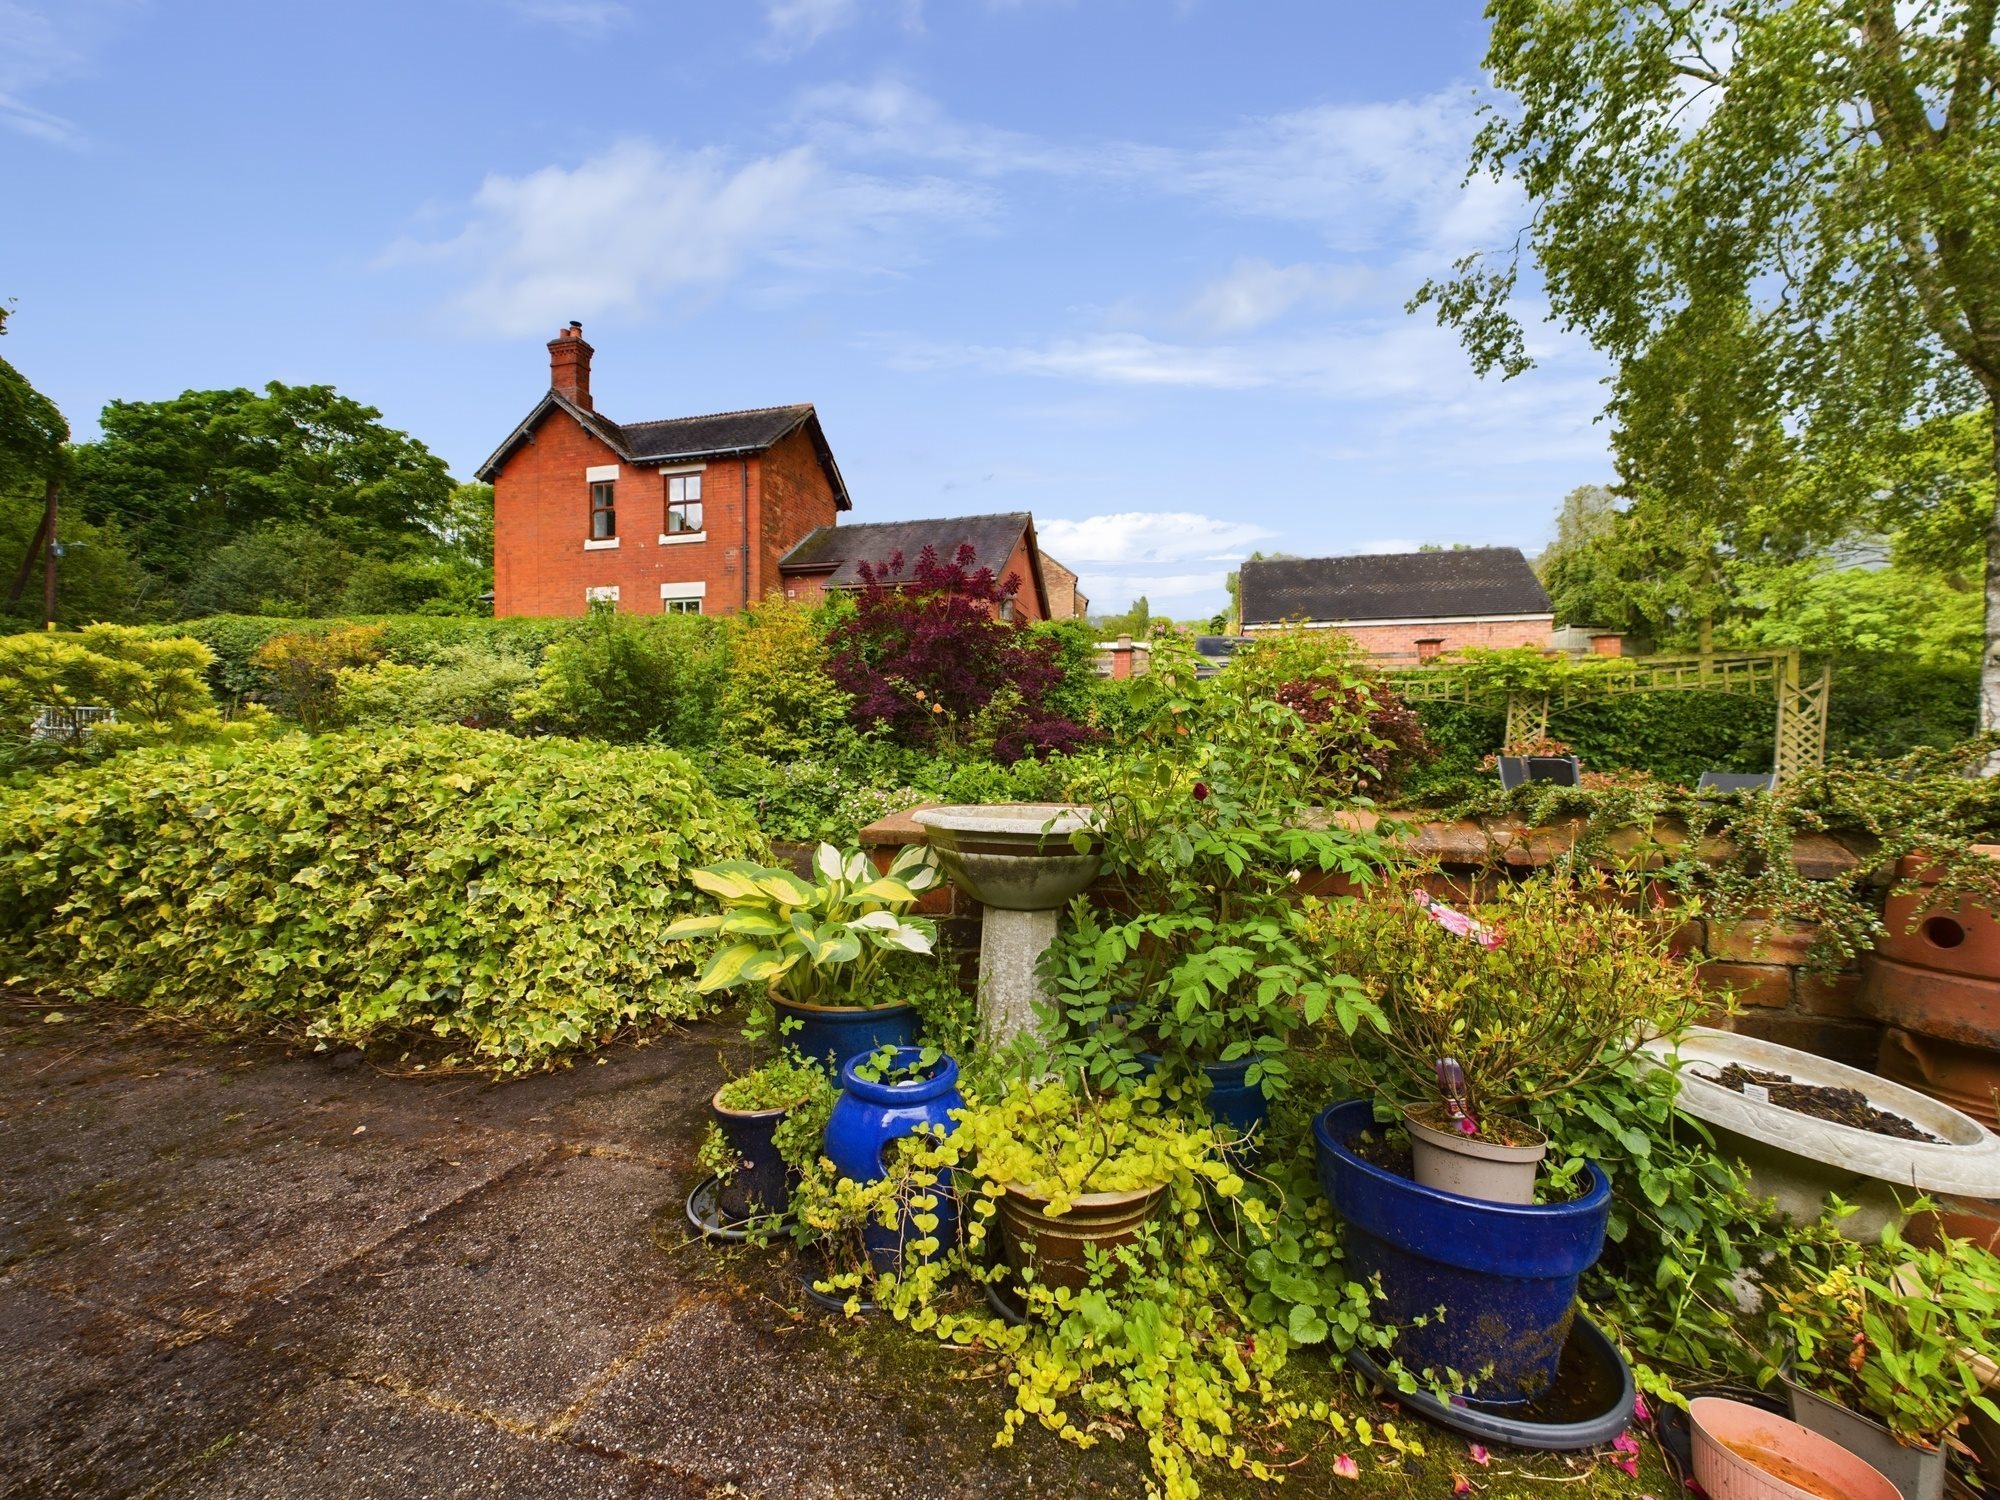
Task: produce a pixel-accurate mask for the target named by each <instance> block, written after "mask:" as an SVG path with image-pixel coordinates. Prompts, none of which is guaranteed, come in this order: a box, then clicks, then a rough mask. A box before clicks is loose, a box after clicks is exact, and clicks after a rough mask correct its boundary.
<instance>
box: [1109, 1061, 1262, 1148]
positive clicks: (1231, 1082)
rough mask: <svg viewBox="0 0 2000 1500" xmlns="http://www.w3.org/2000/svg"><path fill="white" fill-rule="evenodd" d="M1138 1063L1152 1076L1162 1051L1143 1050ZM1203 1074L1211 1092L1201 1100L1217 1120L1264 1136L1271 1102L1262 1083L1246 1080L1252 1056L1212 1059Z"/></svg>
mask: <svg viewBox="0 0 2000 1500" xmlns="http://www.w3.org/2000/svg"><path fill="white" fill-rule="evenodd" d="M1139 1065H1140V1067H1142V1068H1143V1069H1144V1070H1145V1076H1146V1077H1148V1078H1151V1077H1152V1076H1153V1072H1154V1070H1155V1069H1157V1068H1158V1067H1159V1066H1160V1054H1159V1053H1157V1052H1141V1053H1140V1054H1139ZM1201 1071H1202V1075H1203V1076H1204V1077H1206V1078H1207V1079H1208V1095H1207V1097H1206V1098H1204V1099H1203V1100H1202V1103H1203V1104H1205V1105H1207V1106H1208V1112H1209V1113H1210V1114H1211V1115H1213V1116H1214V1117H1215V1120H1216V1123H1217V1124H1220V1125H1224V1126H1227V1127H1228V1128H1229V1129H1230V1130H1233V1131H1235V1132H1236V1133H1237V1134H1238V1135H1249V1134H1250V1133H1251V1132H1252V1131H1255V1132H1257V1134H1258V1135H1259V1137H1261V1136H1262V1135H1263V1132H1264V1123H1265V1121H1267V1120H1268V1119H1269V1118H1270V1116H1271V1104H1270V1101H1269V1100H1268V1099H1266V1098H1265V1097H1264V1086H1263V1085H1262V1084H1250V1083H1245V1082H1244V1081H1243V1079H1244V1075H1245V1074H1247V1073H1248V1072H1249V1071H1250V1059H1249V1058H1247V1057H1245V1058H1240V1059H1238V1060H1237V1061H1236V1062H1212V1063H1203V1064H1202V1065H1201Z"/></svg>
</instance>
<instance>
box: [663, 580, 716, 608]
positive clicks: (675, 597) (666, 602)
mask: <svg viewBox="0 0 2000 1500" xmlns="http://www.w3.org/2000/svg"><path fill="white" fill-rule="evenodd" d="M707 597H708V585H707V584H706V583H663V584H661V585H660V613H661V614H663V615H698V614H700V613H701V606H702V601H703V600H704V599H706V598H707Z"/></svg>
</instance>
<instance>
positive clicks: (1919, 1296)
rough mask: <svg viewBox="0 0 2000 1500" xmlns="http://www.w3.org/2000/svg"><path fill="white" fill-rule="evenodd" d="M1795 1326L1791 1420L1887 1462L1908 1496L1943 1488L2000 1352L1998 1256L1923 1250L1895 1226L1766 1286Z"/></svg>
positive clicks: (1783, 1319)
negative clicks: (1874, 1240) (1952, 1453)
mask: <svg viewBox="0 0 2000 1500" xmlns="http://www.w3.org/2000/svg"><path fill="white" fill-rule="evenodd" d="M1768 1295H1769V1297H1770V1299H1771V1305H1772V1306H1773V1308H1774V1312H1773V1316H1772V1323H1773V1327H1774V1329H1775V1330H1777V1331H1779V1332H1780V1333H1782V1334H1785V1335H1788V1336H1789V1340H1790V1345H1791V1349H1790V1354H1791V1358H1790V1365H1789V1368H1788V1369H1786V1370H1783V1371H1782V1372H1780V1373H1781V1378H1782V1379H1783V1381H1784V1384H1785V1388H1786V1394H1787V1397H1788V1398H1789V1400H1790V1402H1791V1410H1792V1419H1793V1420H1794V1421H1796V1422H1798V1423H1800V1424H1801V1425H1803V1426H1805V1427H1809V1428H1811V1429H1812V1430H1813V1431H1814V1432H1818V1433H1821V1434H1823V1435H1824V1436H1826V1437H1829V1438H1832V1439H1833V1440H1834V1441H1835V1442H1837V1443H1839V1444H1840V1445H1841V1446H1842V1447H1843V1448H1846V1449H1848V1450H1849V1451H1850V1452H1852V1453H1854V1454H1856V1455H1857V1456H1859V1457H1861V1458H1864V1459H1866V1460H1867V1461H1868V1463H1869V1464H1870V1465H1872V1466H1873V1467H1875V1468H1877V1469H1879V1470H1881V1471H1882V1473H1884V1474H1886V1475H1887V1476H1888V1477H1889V1479H1890V1480H1891V1481H1892V1482H1893V1483H1894V1484H1895V1486H1896V1488H1897V1489H1898V1490H1900V1491H1901V1492H1902V1495H1903V1500H1938V1497H1939V1496H1941V1495H1942V1494H1943V1493H1944V1479H1945V1467H1946V1445H1947V1443H1948V1442H1949V1440H1950V1439H1952V1438H1953V1437H1954V1436H1955V1435H1956V1433H1957V1432H1958V1430H1959V1428H1960V1427H1961V1426H1962V1425H1964V1424H1965V1423H1966V1422H1967V1420H1968V1419H1969V1418H1971V1417H1973V1416H1974V1415H1979V1416H1983V1417H1985V1418H1986V1419H1988V1420H1992V1421H2000V1405H1996V1404H1995V1399H1994V1397H1993V1396H1992V1395H1991V1394H1989V1392H1988V1389H1987V1388H1988V1386H1989V1384H1990V1372H1991V1370H1992V1368H1993V1365H1992V1361H1993V1359H1994V1358H1995V1356H1996V1354H2000V1257H1996V1256H1994V1255H1993V1254H1992V1253H1991V1252H1989V1251H1986V1250H1984V1249H1982V1248H1980V1247H1979V1246H1977V1245H1973V1244H1969V1243H1967V1242H1965V1241H1954V1240H1949V1239H1947V1240H1944V1241H1942V1242H1941V1243H1940V1244H1938V1245H1936V1246H1932V1247H1928V1248H1918V1247H1916V1246H1913V1245H1911V1244H1909V1243H1907V1242H1906V1241H1904V1240H1903V1238H1902V1236H1901V1235H1900V1234H1898V1233H1897V1231H1896V1228H1895V1226H1894V1225H1893V1224H1892V1225H1890V1226H1889V1227H1887V1228H1886V1229H1884V1231H1883V1233H1882V1239H1881V1243H1880V1244H1879V1245H1869V1246H1863V1245H1859V1244H1852V1245H1851V1248H1850V1249H1849V1250H1848V1251H1847V1254H1846V1258H1845V1259H1844V1260H1842V1261H1840V1262H1837V1263H1836V1264H1834V1265H1833V1266H1832V1267H1830V1268H1829V1269H1827V1270H1826V1271H1825V1272H1824V1273H1816V1274H1815V1275H1814V1276H1813V1277H1812V1278H1811V1279H1809V1280H1805V1281H1802V1282H1797V1283H1794V1284H1792V1285H1789V1286H1781V1287H1777V1288H1773V1289H1772V1290H1771V1291H1770V1292H1769V1293H1768Z"/></svg>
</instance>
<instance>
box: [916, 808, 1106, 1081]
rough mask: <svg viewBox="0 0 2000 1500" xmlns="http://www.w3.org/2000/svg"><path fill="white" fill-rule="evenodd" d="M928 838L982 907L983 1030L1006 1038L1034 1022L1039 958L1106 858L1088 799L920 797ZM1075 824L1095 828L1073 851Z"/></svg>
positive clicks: (920, 818)
mask: <svg viewBox="0 0 2000 1500" xmlns="http://www.w3.org/2000/svg"><path fill="white" fill-rule="evenodd" d="M911 817H912V819H913V820H914V821H915V822H916V824H917V826H919V827H920V828H922V829H923V830H924V833H925V834H926V836H927V837H928V838H929V839H930V845H931V848H932V849H934V850H936V851H937V856H938V861H939V863H941V864H942V865H943V866H944V869H945V873H946V874H947V875H949V876H950V877H951V878H952V881H953V883H954V884H956V885H957V886H958V887H959V888H960V889H961V890H963V891H964V892H965V893H966V894H967V895H968V896H971V897H972V898H973V899H974V900H975V901H977V902H979V903H980V904H981V905H982V906H984V907H985V908H986V913H985V920H984V922H982V923H981V926H980V938H979V1005H980V1013H981V1017H982V1024H983V1025H984V1027H985V1030H986V1035H987V1038H988V1039H989V1040H990V1041H993V1042H996V1043H1004V1042H1007V1041H1009V1040H1011V1039H1012V1038H1014V1037H1015V1036H1018V1035H1019V1034H1020V1033H1021V1032H1023V1031H1026V1030H1028V1029H1030V1028H1031V1027H1032V1026H1033V1025H1034V1023H1035V1002H1036V1000H1037V999H1038V998H1040V995H1041V987H1040V985H1039V984H1038V983H1037V982H1036V980H1035V968H1036V966H1037V965H1038V964H1039V963H1040V962H1041V958H1042V953H1043V951H1044V950H1045V949H1047V947H1048V946H1049V944H1050V943H1051V942H1053V941H1055V935H1056V923H1057V921H1058V920H1059V918H1060V917H1061V914H1062V909H1063V907H1065V906H1067V905H1068V904H1069V902H1070V898H1071V897H1073V896H1077V895H1080V894H1081V893H1082V892H1083V891H1084V890H1085V889H1087V888H1088V887H1089V885H1090V883H1091V881H1093V880H1095V879H1096V878H1097V872H1098V869H1099V868H1100V867H1101V866H1102V864H1103V856H1102V854H1101V852H1100V849H1099V846H1098V841H1097V839H1096V838H1095V836H1094V833H1093V830H1094V829H1095V827H1096V822H1097V816H1096V814H1095V813H1094V812H1093V811H1092V810H1091V809H1090V808H1087V807H1076V806H1072V805H1069V804H1067V803H1059V802H997V803H988V804H985V805H982V806H976V807H926V808H924V809H922V810H921V811H919V812H916V813H913V814H912V815H911ZM1078 833H1092V834H1093V836H1092V838H1091V843H1090V847H1089V849H1088V850H1087V851H1086V852H1083V853H1078V852H1077V849H1076V847H1075V844H1074V842H1073V837H1074V835H1076V834H1078Z"/></svg>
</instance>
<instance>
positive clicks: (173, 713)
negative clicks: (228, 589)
mask: <svg viewBox="0 0 2000 1500" xmlns="http://www.w3.org/2000/svg"><path fill="white" fill-rule="evenodd" d="M213 661H214V657H213V655H212V654H211V653H210V652H209V650H208V648H207V647H205V646H203V645H202V644H201V643H200V642H199V641H193V640H188V639H186V638H185V637H168V638H158V637H155V636H152V635H150V634H148V633H147V632H146V631H143V630H140V629H138V628H136V627H134V626H129V625H90V626H86V627H85V628H84V629H82V630H79V631H76V632H73V633H72V632H69V631H60V632H58V631H41V632H37V633H34V634H29V635H12V636H0V734H4V735H6V736H10V737H13V736H23V735H26V734H27V733H28V731H29V728H30V726H31V725H32V724H33V722H34V719H35V716H36V714H37V712H38V711H39V709H40V708H41V707H42V705H44V704H47V705H50V706H52V707H56V708H78V707H97V708H108V709H111V710H112V711H113V712H115V713H116V714H117V716H118V717H117V722H116V723H106V724H103V725H100V726H98V727H96V728H93V729H92V730H91V732H90V734H89V736H88V738H89V740H90V741H92V742H93V744H94V747H95V748H97V749H100V750H106V749H113V748H129V747H130V746H133V745H141V744H149V743H155V742H158V741H162V740H200V739H204V738H210V737H213V736H216V735H219V734H223V733H225V732H227V731H228V726H227V725H226V724H225V721H224V720H223V717H222V715H221V713H220V712H218V710H217V708H216V705H215V700H214V699H213V698H211V697H210V696H209V693H208V686H207V684H206V682H205V681H204V680H203V674H204V673H205V672H206V671H207V670H208V667H209V665H210V663H211V662H213ZM266 717H267V718H268V716H266ZM260 727H261V725H260V724H259V723H258V721H257V718H256V716H255V715H252V716H250V717H249V719H247V720H246V722H245V723H244V724H243V725H241V726H239V732H253V731H254V730H255V729H257V728H260Z"/></svg>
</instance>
